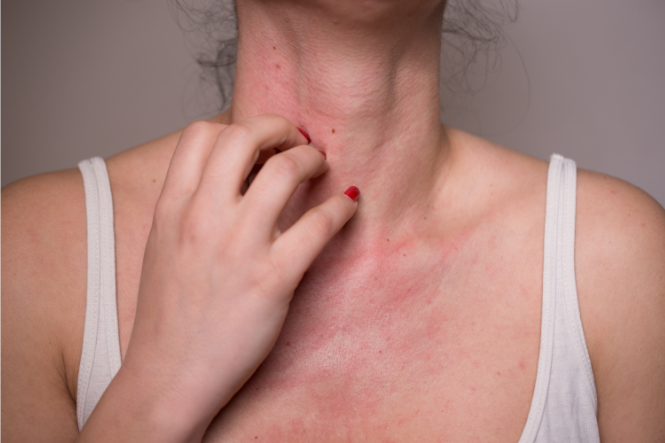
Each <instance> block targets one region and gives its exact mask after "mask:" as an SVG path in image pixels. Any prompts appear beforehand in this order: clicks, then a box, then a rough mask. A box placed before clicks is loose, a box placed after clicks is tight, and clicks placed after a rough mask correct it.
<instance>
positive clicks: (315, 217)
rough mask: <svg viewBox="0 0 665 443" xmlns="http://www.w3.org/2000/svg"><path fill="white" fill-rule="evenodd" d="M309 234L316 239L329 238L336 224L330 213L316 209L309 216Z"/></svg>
mask: <svg viewBox="0 0 665 443" xmlns="http://www.w3.org/2000/svg"><path fill="white" fill-rule="evenodd" d="M307 227H308V230H309V233H310V234H311V235H312V237H314V238H317V239H318V238H321V237H324V238H326V237H329V236H331V235H332V232H333V229H334V228H335V223H334V220H333V218H332V217H331V216H330V214H328V212H327V211H326V210H324V209H322V208H314V209H312V211H311V212H310V214H309V220H308V223H307Z"/></svg>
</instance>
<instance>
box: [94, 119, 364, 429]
mask: <svg viewBox="0 0 665 443" xmlns="http://www.w3.org/2000/svg"><path fill="white" fill-rule="evenodd" d="M306 143H307V141H306V139H305V137H304V136H303V135H301V133H300V132H299V131H298V129H297V128H296V127H295V126H294V125H293V124H291V123H290V122H288V121H287V120H286V119H284V118H282V117H278V116H274V115H264V116H259V117H253V118H250V119H247V120H244V121H242V122H239V123H237V124H232V125H229V126H226V125H220V124H213V123H207V122H197V123H193V124H191V125H190V126H188V127H187V128H186V129H185V130H184V132H183V134H182V136H181V138H180V141H179V142H178V145H177V147H176V150H175V153H174V155H173V158H172V160H171V165H170V167H169V171H168V174H167V177H166V181H165V184H164V188H163V190H162V194H161V196H160V198H159V200H158V202H157V206H156V210H155V217H154V222H153V226H152V230H151V232H150V236H149V238H148V243H147V247H146V251H145V256H144V261H143V269H142V274H141V285H140V291H139V298H138V305H137V311H136V318H135V323H134V329H133V332H132V336H131V340H130V343H129V347H128V350H127V355H126V357H125V362H124V364H123V366H122V368H121V370H120V372H119V374H118V375H119V376H120V377H116V378H120V379H123V378H124V379H125V380H131V382H130V383H129V384H130V385H132V386H135V387H136V392H135V395H137V396H138V398H139V399H140V400H136V402H140V403H141V404H142V405H143V406H140V408H144V409H145V408H147V409H149V410H151V411H152V412H149V413H147V414H153V418H154V416H157V415H158V416H160V417H162V419H163V420H164V421H167V422H168V423H164V425H165V426H166V425H168V426H172V427H174V428H176V429H175V430H173V432H172V434H171V435H176V434H179V435H186V436H187V438H191V437H192V436H199V437H200V436H202V435H203V432H205V429H206V428H207V426H208V425H209V423H210V421H211V420H212V419H213V418H214V416H215V415H216V414H217V413H218V412H219V410H220V409H221V408H222V407H223V406H224V405H225V404H226V403H227V402H228V401H229V400H230V399H231V397H232V396H233V395H234V394H235V393H236V392H237V391H238V390H239V389H240V388H241V387H242V385H243V384H244V383H245V382H246V381H247V379H248V378H249V377H250V376H251V375H252V374H253V373H254V371H255V370H256V368H257V367H258V366H259V364H260V363H261V362H262V361H263V360H264V359H265V357H266V356H267V355H268V353H269V352H270V350H271V349H272V347H273V346H274V344H275V341H276V340H277V337H278V335H279V332H280V330H281V327H282V324H283V322H284V319H285V317H286V314H287V311H288V309H289V303H290V301H291V298H292V297H293V293H294V290H295V288H296V286H297V285H298V284H299V282H300V280H301V279H302V277H303V274H304V273H305V271H306V270H307V268H308V267H309V266H310V264H311V263H312V261H313V260H314V258H315V257H316V256H317V255H318V254H319V252H320V251H321V249H322V248H323V247H324V246H325V244H326V243H327V242H328V241H329V240H330V238H331V237H332V236H333V235H334V234H335V233H336V232H337V231H338V230H339V229H340V228H341V227H342V226H343V225H344V224H345V223H346V222H347V221H348V220H349V219H350V218H351V216H352V215H353V214H354V212H355V210H356V207H357V203H356V202H354V201H353V200H352V199H351V198H349V197H347V196H345V195H343V194H342V193H341V192H340V194H339V195H336V196H333V197H331V198H330V199H329V200H327V201H326V202H325V203H323V204H321V205H320V206H317V207H315V208H313V209H311V210H310V211H308V212H307V213H306V214H305V215H304V216H303V217H302V218H301V219H300V220H299V221H298V222H296V223H295V224H294V225H293V226H292V227H291V228H289V229H288V230H287V231H286V232H283V233H282V232H280V230H279V228H278V226H277V219H278V217H279V215H280V213H281V212H282V210H283V209H284V207H285V205H286V203H287V201H288V200H289V198H290V197H291V195H292V194H293V192H294V191H295V189H296V188H297V186H298V185H299V184H300V183H302V182H303V181H305V180H307V179H309V178H312V177H316V176H318V175H321V174H323V173H324V172H325V171H326V170H327V163H326V161H325V159H324V156H323V155H322V154H321V153H320V152H318V151H317V150H316V149H314V148H312V147H310V146H307V145H306ZM274 148H278V149H279V150H281V151H284V152H282V153H280V154H277V155H273V156H272V157H270V158H269V159H268V160H267V162H266V163H265V165H264V166H263V168H262V170H261V171H260V172H259V174H258V175H257V176H256V178H255V179H254V181H253V182H252V184H251V186H250V187H249V189H247V192H246V193H245V194H244V195H241V190H242V189H243V183H244V182H245V180H246V178H247V175H248V174H249V172H250V170H251V169H252V166H253V165H254V163H255V162H256V160H257V159H258V157H259V154H260V153H261V152H263V155H266V153H268V154H269V153H271V152H275V151H274V150H273V149H274ZM121 373H122V374H121ZM114 381H115V380H114ZM119 383H120V382H119ZM138 407H139V406H137V408H138ZM93 415H94V414H93ZM150 420H152V418H151V419H150ZM199 437H195V439H198V438H199Z"/></svg>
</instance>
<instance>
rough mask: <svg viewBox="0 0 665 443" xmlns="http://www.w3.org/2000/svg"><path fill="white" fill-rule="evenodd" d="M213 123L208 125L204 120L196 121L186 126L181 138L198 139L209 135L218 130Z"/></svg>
mask: <svg viewBox="0 0 665 443" xmlns="http://www.w3.org/2000/svg"><path fill="white" fill-rule="evenodd" d="M217 126H218V125H216V124H215V123H210V122H207V121H205V120H197V121H195V122H192V123H190V124H188V125H187V127H186V128H185V129H184V130H183V131H182V135H183V137H185V136H186V137H199V136H202V135H206V134H209V133H211V132H213V131H216V130H219V128H218V127H217Z"/></svg>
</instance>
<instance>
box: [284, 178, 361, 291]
mask: <svg viewBox="0 0 665 443" xmlns="http://www.w3.org/2000/svg"><path fill="white" fill-rule="evenodd" d="M353 189H355V191H357V188H355V187H353ZM349 191H351V188H349V190H348V191H347V194H346V195H343V194H340V195H336V196H334V197H331V198H329V199H328V200H327V201H325V202H324V203H322V204H321V205H319V206H317V207H315V208H312V209H310V210H309V211H307V212H306V213H305V215H303V216H302V217H301V218H300V220H298V221H297V222H296V223H295V224H294V225H293V226H291V228H289V229H288V230H287V231H286V232H284V233H283V234H282V235H281V236H279V237H278V238H277V240H275V242H274V243H273V246H272V256H273V260H274V261H275V263H276V264H277V265H278V266H279V268H280V270H281V271H283V272H284V273H285V274H286V275H287V277H288V278H291V279H293V281H296V282H297V281H300V279H301V278H302V275H303V274H304V273H305V271H306V270H307V268H309V266H310V265H311V264H312V262H313V261H314V259H315V258H316V256H317V255H319V253H320V252H321V250H322V249H323V247H324V246H325V245H326V244H327V243H328V241H330V239H331V238H332V237H333V236H334V235H335V234H336V233H337V232H338V231H339V230H340V229H342V226H344V225H345V224H346V222H347V221H349V219H350V218H351V217H352V216H353V214H354V213H355V212H356V209H357V208H358V203H357V202H356V201H355V200H353V197H355V198H357V196H358V194H357V193H356V194H355V196H354V195H352V193H351V192H349ZM349 195H350V196H349Z"/></svg>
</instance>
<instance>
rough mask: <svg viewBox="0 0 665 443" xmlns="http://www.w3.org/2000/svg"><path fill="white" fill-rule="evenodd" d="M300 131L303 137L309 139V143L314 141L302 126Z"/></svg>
mask: <svg viewBox="0 0 665 443" xmlns="http://www.w3.org/2000/svg"><path fill="white" fill-rule="evenodd" d="M298 131H300V133H301V134H302V135H303V137H305V138H306V139H307V143H312V137H310V136H309V134H308V133H306V132H305V131H303V130H302V129H300V128H298Z"/></svg>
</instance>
